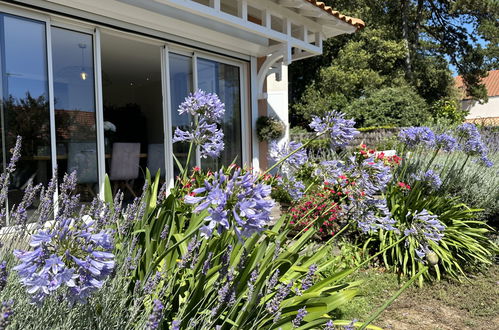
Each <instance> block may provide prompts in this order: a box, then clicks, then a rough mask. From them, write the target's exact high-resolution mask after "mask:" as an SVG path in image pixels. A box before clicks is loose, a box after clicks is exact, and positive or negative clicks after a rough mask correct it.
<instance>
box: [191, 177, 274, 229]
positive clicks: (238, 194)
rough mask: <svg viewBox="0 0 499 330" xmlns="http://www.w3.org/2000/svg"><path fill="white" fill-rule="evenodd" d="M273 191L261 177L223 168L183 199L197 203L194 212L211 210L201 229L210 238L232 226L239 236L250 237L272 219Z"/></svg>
mask: <svg viewBox="0 0 499 330" xmlns="http://www.w3.org/2000/svg"><path fill="white" fill-rule="evenodd" d="M270 192H271V187H270V186H268V185H266V184H263V183H260V182H258V176H256V175H254V174H253V173H251V172H246V173H244V174H242V173H241V170H240V169H237V170H235V171H234V172H233V173H232V174H225V173H224V172H223V170H220V171H219V172H216V173H215V174H214V175H213V176H212V177H210V178H208V179H206V180H205V182H204V186H203V187H201V188H197V189H194V190H193V194H194V195H187V196H185V198H184V201H185V202H186V203H187V204H193V205H196V207H195V208H194V212H195V213H199V212H201V211H203V210H208V213H209V215H208V216H207V217H206V218H205V221H207V224H206V225H205V226H203V227H202V228H201V229H200V231H201V235H202V236H204V237H210V236H211V235H212V234H213V230H215V229H216V230H217V231H218V233H221V232H223V231H224V230H229V229H231V228H233V229H234V230H235V232H236V234H237V235H238V236H240V237H241V236H245V237H248V236H251V235H252V234H253V233H255V232H259V231H261V230H263V229H264V227H265V226H266V225H268V224H269V222H270V210H271V209H272V207H273V205H274V202H273V201H272V200H271V199H269V198H268V197H269V196H270Z"/></svg>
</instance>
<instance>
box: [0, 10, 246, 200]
mask: <svg viewBox="0 0 499 330" xmlns="http://www.w3.org/2000/svg"><path fill="white" fill-rule="evenodd" d="M13 14H17V11H15V10H13V11H12V12H10V11H9V14H7V13H0V74H1V79H0V98H1V102H0V130H1V134H0V140H1V144H0V147H1V148H0V149H1V150H0V152H1V161H2V165H3V167H4V168H5V166H6V164H7V163H8V161H9V158H10V156H11V154H10V150H11V149H12V147H13V146H14V144H15V140H16V137H17V136H18V135H19V136H22V138H23V145H22V155H21V159H20V160H19V162H18V166H17V170H16V171H15V173H14V175H13V178H12V183H11V185H10V187H9V193H8V197H9V205H14V204H18V203H19V202H20V200H21V197H22V195H23V190H24V189H25V187H27V185H28V183H29V182H31V181H32V182H33V183H35V184H37V183H43V184H45V185H46V184H47V183H48V181H49V180H50V178H51V176H52V173H53V171H54V170H55V169H56V168H57V170H58V173H59V178H60V177H61V176H62V175H63V174H64V173H66V172H73V171H76V173H77V179H78V189H79V191H78V192H79V193H80V196H82V197H83V200H84V201H85V200H90V199H91V198H93V197H95V196H96V195H97V194H98V193H99V187H101V186H102V182H103V178H104V174H105V173H106V172H107V173H108V174H109V175H110V178H111V180H112V181H113V182H118V183H120V184H119V185H116V186H122V187H123V186H124V187H127V188H128V190H129V191H130V192H131V194H132V195H135V194H137V193H138V192H139V191H140V189H141V187H142V182H143V178H144V175H143V173H145V168H146V167H147V168H149V169H150V170H152V172H154V173H155V172H157V171H159V173H161V178H162V180H168V181H169V182H172V181H171V180H172V178H173V177H174V176H175V175H177V174H178V172H179V169H178V168H177V167H176V166H173V165H171V164H173V163H174V162H173V161H172V158H173V157H172V152H173V154H175V155H176V156H177V158H178V159H179V160H180V161H181V162H182V163H184V162H185V161H186V156H187V151H188V146H186V145H181V144H173V145H172V144H171V136H172V135H173V132H174V130H175V128H176V127H180V128H183V129H186V126H188V125H189V123H190V121H191V120H192V118H189V117H187V116H185V115H182V116H180V115H179V114H178V107H179V105H180V104H181V103H182V102H183V100H184V99H185V97H186V96H187V95H189V93H191V92H193V91H195V90H196V89H201V90H204V91H207V92H211V93H216V94H217V95H218V96H219V97H220V99H221V101H222V102H223V103H225V108H226V113H225V117H224V121H223V123H222V129H223V131H224V134H225V150H224V151H223V153H222V155H221V156H220V157H219V158H218V159H215V160H213V159H200V158H199V157H198V156H197V155H196V154H194V155H192V158H191V163H190V164H189V167H191V168H192V167H193V166H195V165H200V166H202V167H203V168H206V169H212V170H216V169H217V168H219V167H220V166H222V165H229V164H230V163H231V162H232V161H234V160H236V163H238V164H243V162H244V159H243V138H242V135H243V134H242V132H243V122H244V120H243V118H244V116H243V115H242V114H243V108H242V104H243V102H242V99H243V95H244V92H243V91H244V88H242V85H244V84H243V82H242V78H241V77H242V72H241V70H243V68H244V64H242V63H238V62H237V61H232V60H230V59H224V58H222V57H220V58H219V57H218V56H214V55H213V56H211V55H209V54H207V53H204V52H201V51H199V52H198V51H193V50H189V49H186V48H184V47H178V48H177V46H172V47H169V45H167V44H165V43H163V42H162V41H161V40H154V39H147V38H142V37H138V36H134V35H131V34H125V33H123V34H122V33H119V32H116V31H110V30H104V31H102V32H101V31H100V29H98V28H97V29H94V27H88V28H85V27H84V25H83V24H82V25H81V26H74V27H73V26H72V25H69V24H67V23H66V22H61V21H58V20H57V19H54V20H51V19H50V20H49V15H47V16H46V17H45V16H43V15H38V14H33V15H30V14H29V12H28V11H26V13H24V12H22V13H20V15H27V16H29V17H30V18H25V17H21V16H15V15H13ZM94 31H97V32H94ZM165 143H166V144H165ZM115 147H118V148H115ZM132 149H133V153H132V151H131V150H132ZM132 154H133V157H132ZM132 158H133V159H132ZM132 160H133V161H132ZM165 160H166V164H165ZM125 170H126V171H125ZM125 172H126V173H125ZM35 205H36V203H35Z"/></svg>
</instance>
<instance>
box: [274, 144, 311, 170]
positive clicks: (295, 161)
mask: <svg viewBox="0 0 499 330" xmlns="http://www.w3.org/2000/svg"><path fill="white" fill-rule="evenodd" d="M302 146H303V145H302V144H301V143H300V142H295V141H291V142H288V143H283V144H282V145H279V144H278V143H277V142H276V141H272V142H271V143H270V145H269V158H270V159H271V160H273V161H275V162H279V161H282V163H281V164H280V166H279V167H280V168H281V172H283V173H286V174H287V173H294V172H296V171H297V170H298V169H300V167H301V166H303V165H304V164H305V163H307V161H308V156H307V151H306V150H305V149H304V148H302ZM300 148H301V149H300ZM289 155H290V156H289ZM288 156H289V157H288ZM286 157H287V158H286ZM284 158H286V159H284ZM283 159H284V160H283Z"/></svg>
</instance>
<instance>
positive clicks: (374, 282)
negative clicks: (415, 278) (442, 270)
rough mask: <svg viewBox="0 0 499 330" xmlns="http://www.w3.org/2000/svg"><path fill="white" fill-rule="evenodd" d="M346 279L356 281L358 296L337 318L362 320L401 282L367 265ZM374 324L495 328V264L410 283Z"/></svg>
mask: <svg viewBox="0 0 499 330" xmlns="http://www.w3.org/2000/svg"><path fill="white" fill-rule="evenodd" d="M349 280H361V281H363V284H362V285H361V286H360V296H359V297H357V298H356V299H354V300H353V301H352V302H351V303H350V304H347V305H345V306H342V308H341V309H340V310H338V311H337V317H338V318H341V319H346V320H348V319H359V320H365V319H367V318H368V317H369V315H370V314H371V313H372V312H373V311H375V310H376V309H377V308H378V307H379V306H381V305H382V304H383V302H385V301H386V300H387V299H388V298H390V297H391V296H392V295H393V294H394V293H395V292H396V291H397V290H398V289H399V288H400V286H402V285H403V282H402V283H399V281H398V278H397V275H395V274H391V273H388V272H384V271H383V269H376V268H371V269H368V270H364V271H360V272H358V273H357V274H355V275H354V276H353V277H352V278H350V279H349ZM374 324H376V325H378V326H381V327H383V328H388V329H390V328H392V329H468V328H474V329H497V324H499V265H497V264H495V265H493V266H492V267H490V268H489V269H488V270H486V271H484V273H482V274H476V275H472V276H470V278H469V280H463V282H457V281H441V282H437V283H433V284H425V285H424V286H423V287H421V288H420V287H417V286H413V287H411V288H409V289H408V290H407V291H406V292H404V293H403V294H402V295H401V296H400V297H399V298H398V299H397V300H396V301H395V303H394V304H393V305H392V306H391V307H390V308H388V309H387V310H385V311H384V312H383V314H382V315H381V316H380V318H379V319H378V320H376V321H375V322H374Z"/></svg>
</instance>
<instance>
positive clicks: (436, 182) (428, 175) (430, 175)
mask: <svg viewBox="0 0 499 330" xmlns="http://www.w3.org/2000/svg"><path fill="white" fill-rule="evenodd" d="M411 177H412V178H413V179H414V180H417V181H422V182H424V183H426V184H428V185H429V186H430V187H431V188H433V189H434V190H438V189H440V187H441V186H442V179H441V178H440V175H438V173H436V172H435V171H434V170H432V169H429V170H428V171H426V172H423V171H420V172H418V173H417V174H413V175H411Z"/></svg>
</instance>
